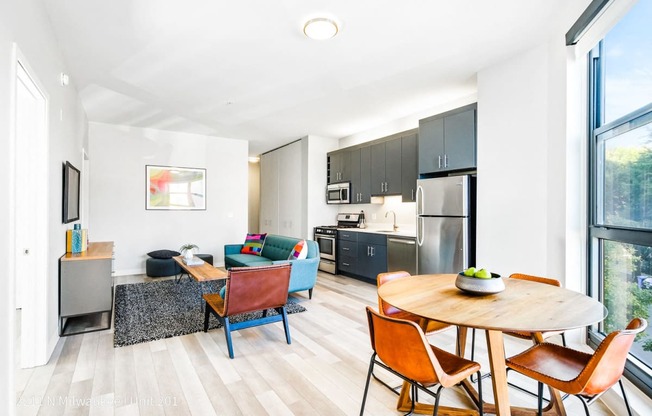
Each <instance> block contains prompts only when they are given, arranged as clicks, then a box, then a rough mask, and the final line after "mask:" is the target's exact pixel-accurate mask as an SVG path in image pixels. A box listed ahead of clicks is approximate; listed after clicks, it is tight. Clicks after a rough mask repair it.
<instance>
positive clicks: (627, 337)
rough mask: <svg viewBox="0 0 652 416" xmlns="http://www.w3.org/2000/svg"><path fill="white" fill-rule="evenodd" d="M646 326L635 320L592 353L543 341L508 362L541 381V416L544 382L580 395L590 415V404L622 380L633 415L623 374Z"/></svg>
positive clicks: (508, 364) (512, 367)
mask: <svg viewBox="0 0 652 416" xmlns="http://www.w3.org/2000/svg"><path fill="white" fill-rule="evenodd" d="M646 327H647V321H645V319H640V318H635V319H633V320H632V321H631V322H630V323H629V325H627V328H626V329H624V330H619V331H614V332H612V333H610V334H609V335H607V337H606V338H605V339H604V340H602V342H601V343H600V345H599V346H598V348H597V349H596V350H595V352H594V353H593V354H588V353H585V352H581V351H576V350H574V349H571V348H568V347H564V346H561V345H558V344H552V343H547V342H544V343H541V344H537V345H535V346H533V347H531V348H530V349H528V350H526V351H524V352H522V353H520V354H518V355H515V356H513V357H510V358H508V359H507V360H506V364H507V367H508V368H511V369H513V370H515V371H517V372H519V373H521V374H523V375H525V376H527V377H530V378H532V379H534V380H536V381H537V382H538V408H539V415H541V411H542V396H543V385H544V384H546V385H548V386H550V387H552V388H554V389H557V390H559V391H561V392H564V393H568V394H572V395H575V396H577V397H578V398H579V399H580V400H581V402H582V404H583V406H584V410H585V412H586V414H587V415H589V407H588V405H589V404H591V403H593V401H595V400H596V399H597V398H598V397H599V396H600V395H602V393H604V392H605V391H607V390H609V389H610V388H611V387H613V386H614V385H615V384H616V383H619V384H620V388H621V390H622V393H623V399H624V401H625V407H626V408H627V412H628V414H629V415H630V416H631V414H632V412H631V409H630V407H629V402H628V401H627V396H626V394H625V388H624V387H623V383H622V375H623V371H624V369H625V363H626V361H627V355H628V354H629V350H630V348H631V346H632V344H633V343H634V338H635V337H636V335H637V334H639V333H640V332H642V331H643V330H645V328H646ZM585 400H587V401H588V403H587V401H585Z"/></svg>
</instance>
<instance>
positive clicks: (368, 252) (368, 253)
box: [367, 246, 371, 257]
mask: <svg viewBox="0 0 652 416" xmlns="http://www.w3.org/2000/svg"><path fill="white" fill-rule="evenodd" d="M370 248H371V247H369V246H367V257H369V256H370V253H371V250H370Z"/></svg>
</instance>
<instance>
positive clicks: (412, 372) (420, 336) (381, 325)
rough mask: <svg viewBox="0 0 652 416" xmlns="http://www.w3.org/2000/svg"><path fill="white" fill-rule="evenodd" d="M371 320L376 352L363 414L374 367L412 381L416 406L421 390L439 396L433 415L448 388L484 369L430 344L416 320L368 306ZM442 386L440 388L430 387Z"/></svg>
mask: <svg viewBox="0 0 652 416" xmlns="http://www.w3.org/2000/svg"><path fill="white" fill-rule="evenodd" d="M367 321H368V323H369V336H370V338H371V348H372V349H373V354H372V355H371V360H370V362H369V371H368V372H367V382H366V384H365V388H364V395H363V397H362V406H361V407H360V416H362V415H363V414H364V407H365V403H366V400H367V393H368V392H369V382H370V381H371V374H372V373H373V370H374V366H376V365H378V366H380V367H382V368H384V369H385V370H387V371H389V372H391V373H393V374H394V375H396V376H397V377H399V378H401V379H403V380H404V381H407V382H408V383H410V385H411V388H412V409H411V412H410V413H412V411H414V403H415V401H416V392H417V390H421V391H424V392H426V393H428V394H429V395H431V396H433V397H434V398H435V407H434V411H433V415H437V413H438V410H439V398H440V396H441V394H440V393H441V390H442V389H443V388H444V387H452V386H454V385H456V384H458V383H460V382H461V381H462V380H464V379H465V378H467V377H469V376H470V375H471V374H473V373H479V372H480V364H478V363H476V362H473V361H469V360H467V359H465V358H462V357H460V356H458V355H455V354H451V353H449V352H446V351H444V350H441V349H439V348H437V347H435V346H433V345H430V343H428V340H427V339H426V336H425V334H424V332H423V330H422V329H421V327H420V326H419V325H417V324H416V323H415V322H413V321H406V320H404V319H395V318H390V317H388V316H384V315H381V314H379V313H377V312H375V311H374V310H373V309H371V308H370V307H369V306H367ZM436 385H439V387H438V388H437V390H436V391H432V390H431V389H430V388H432V387H434V386H436ZM478 394H479V403H476V405H477V406H478V409H479V412H480V415H481V416H482V414H483V413H482V386H479V387H478Z"/></svg>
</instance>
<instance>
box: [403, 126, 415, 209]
mask: <svg viewBox="0 0 652 416" xmlns="http://www.w3.org/2000/svg"><path fill="white" fill-rule="evenodd" d="M417 160H418V143H417V135H416V134H410V135H409V136H405V137H402V138H401V196H402V201H403V202H414V201H416V191H417V177H418V176H419V174H418V170H417Z"/></svg>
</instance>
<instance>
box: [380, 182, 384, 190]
mask: <svg viewBox="0 0 652 416" xmlns="http://www.w3.org/2000/svg"><path fill="white" fill-rule="evenodd" d="M380 192H385V189H384V188H383V183H382V182H381V183H380Z"/></svg>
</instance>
